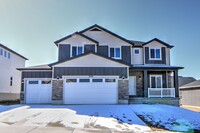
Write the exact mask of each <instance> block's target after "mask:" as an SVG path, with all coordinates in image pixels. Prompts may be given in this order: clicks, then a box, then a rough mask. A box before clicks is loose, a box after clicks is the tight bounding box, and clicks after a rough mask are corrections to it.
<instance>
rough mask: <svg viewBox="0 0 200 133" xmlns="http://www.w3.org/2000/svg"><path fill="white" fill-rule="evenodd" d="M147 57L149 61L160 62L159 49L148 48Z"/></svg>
mask: <svg viewBox="0 0 200 133" xmlns="http://www.w3.org/2000/svg"><path fill="white" fill-rule="evenodd" d="M149 57H150V59H151V60H161V49H160V48H150V49H149Z"/></svg>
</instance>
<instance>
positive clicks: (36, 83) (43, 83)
mask: <svg viewBox="0 0 200 133" xmlns="http://www.w3.org/2000/svg"><path fill="white" fill-rule="evenodd" d="M51 96H52V85H51V80H46V79H45V80H27V82H26V99H25V100H26V103H44V104H46V103H51Z"/></svg>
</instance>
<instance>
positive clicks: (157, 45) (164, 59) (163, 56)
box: [143, 38, 173, 65]
mask: <svg viewBox="0 0 200 133" xmlns="http://www.w3.org/2000/svg"><path fill="white" fill-rule="evenodd" d="M172 47H173V46H171V45H169V44H167V43H165V42H163V41H161V40H159V39H157V38H155V39H152V40H150V41H148V42H146V43H144V44H143V49H144V64H162V65H170V49H171V48H172Z"/></svg>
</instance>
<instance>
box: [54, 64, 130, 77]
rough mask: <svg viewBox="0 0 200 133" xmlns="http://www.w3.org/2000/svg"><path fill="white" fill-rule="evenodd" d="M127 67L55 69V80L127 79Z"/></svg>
mask: <svg viewBox="0 0 200 133" xmlns="http://www.w3.org/2000/svg"><path fill="white" fill-rule="evenodd" d="M127 69H128V68H126V67H55V68H54V75H53V77H54V78H57V77H59V78H61V77H62V76H66V75H99V76H100V75H119V77H120V78H122V77H124V78H127V77H128V74H127Z"/></svg>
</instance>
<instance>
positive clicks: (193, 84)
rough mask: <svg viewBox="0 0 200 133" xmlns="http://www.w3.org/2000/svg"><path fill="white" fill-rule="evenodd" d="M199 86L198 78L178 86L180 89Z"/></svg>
mask: <svg viewBox="0 0 200 133" xmlns="http://www.w3.org/2000/svg"><path fill="white" fill-rule="evenodd" d="M197 87H200V80H196V81H194V82H191V83H188V84H186V85H183V86H181V87H180V89H189V88H197Z"/></svg>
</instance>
